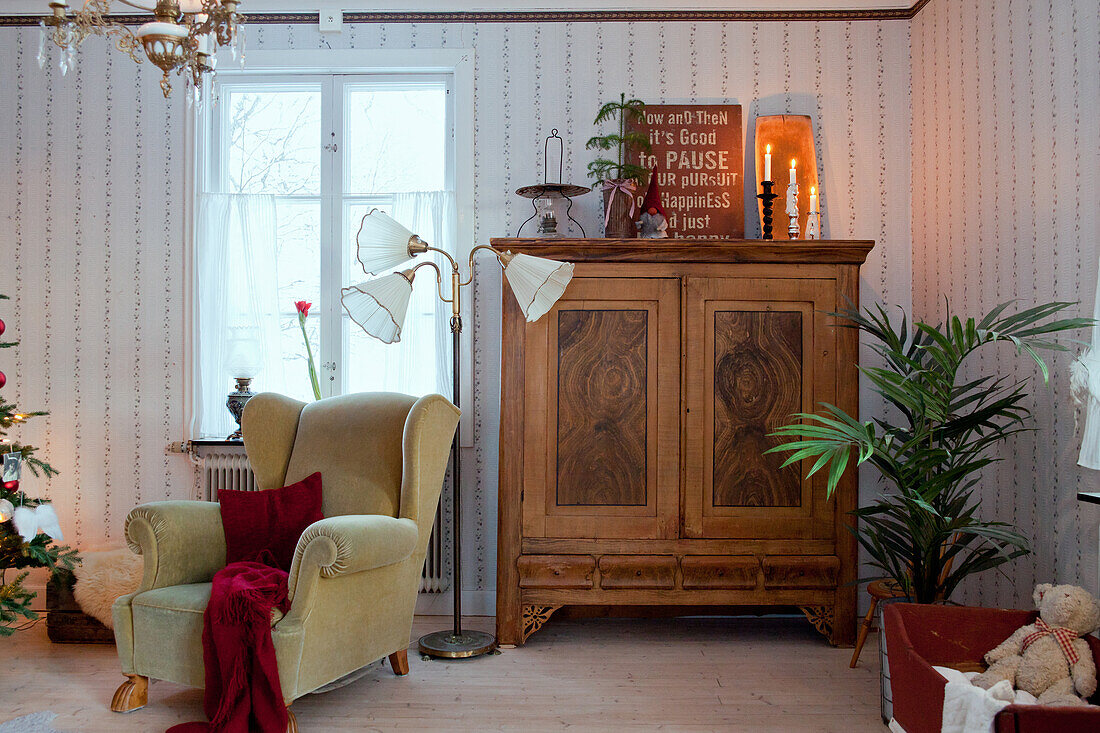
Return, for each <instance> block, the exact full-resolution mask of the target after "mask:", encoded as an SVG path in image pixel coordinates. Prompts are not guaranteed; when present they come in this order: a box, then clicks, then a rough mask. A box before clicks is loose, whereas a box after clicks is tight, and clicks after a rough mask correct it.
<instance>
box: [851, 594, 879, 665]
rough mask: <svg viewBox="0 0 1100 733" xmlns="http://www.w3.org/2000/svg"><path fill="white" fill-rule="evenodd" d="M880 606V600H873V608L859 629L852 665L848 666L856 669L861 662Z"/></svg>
mask: <svg viewBox="0 0 1100 733" xmlns="http://www.w3.org/2000/svg"><path fill="white" fill-rule="evenodd" d="M876 606H878V599H877V598H874V597H872V598H871V608H870V609H869V610H868V611H867V616H866V618H864V619H863V623H862V624H861V625H860V628H859V638H858V639H856V648H855V651H853V652H852V663H851V664H849V665H848V666H849V667H851V668H852V669H855V667H856V664H857V663H858V662H859V653H860V652H861V651H863V645H864V644H865V643H866V642H867V634H869V633H870V632H871V624H872V623H874V619H875V607H876Z"/></svg>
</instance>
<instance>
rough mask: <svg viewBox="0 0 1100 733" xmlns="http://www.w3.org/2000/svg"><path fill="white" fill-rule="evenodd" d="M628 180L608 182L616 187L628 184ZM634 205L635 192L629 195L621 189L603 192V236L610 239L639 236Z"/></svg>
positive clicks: (618, 179) (609, 189)
mask: <svg viewBox="0 0 1100 733" xmlns="http://www.w3.org/2000/svg"><path fill="white" fill-rule="evenodd" d="M626 180H627V179H621V178H617V179H613V180H610V181H607V182H608V183H613V184H615V185H616V186H618V185H621V184H623V183H625V182H626ZM633 204H634V194H633V192H631V193H629V194H627V193H626V192H624V191H623V190H621V189H619V188H607V189H604V192H603V211H604V220H605V222H606V224H605V226H604V232H603V235H604V236H605V237H607V238H608V239H634V238H636V237H637V236H638V229H637V228H636V227H635V226H634V217H633V216H631V214H630V212H631V210H634V213H635V214H636V213H638V212H637V208H636V207H635V206H634V205H633Z"/></svg>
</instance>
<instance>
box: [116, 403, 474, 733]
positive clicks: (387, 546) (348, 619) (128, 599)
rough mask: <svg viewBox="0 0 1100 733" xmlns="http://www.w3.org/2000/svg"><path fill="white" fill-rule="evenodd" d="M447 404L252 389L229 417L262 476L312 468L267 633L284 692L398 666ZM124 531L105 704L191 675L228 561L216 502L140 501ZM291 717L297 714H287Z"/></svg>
mask: <svg viewBox="0 0 1100 733" xmlns="http://www.w3.org/2000/svg"><path fill="white" fill-rule="evenodd" d="M458 416H459V412H458V408H456V407H455V406H454V405H452V404H451V403H450V402H449V401H448V400H447V399H445V398H443V397H441V396H439V395H429V396H427V397H422V398H420V399H415V398H413V397H408V396H406V395H400V394H390V393H372V394H353V395H346V396H343V397H333V398H331V399H326V400H320V401H318V402H314V403H311V404H305V403H302V402H298V401H296V400H292V399H290V398H288V397H283V396H281V395H276V394H271V393H265V394H259V395H256V396H255V397H253V398H252V399H251V400H250V401H249V403H248V405H247V407H246V408H245V411H244V416H243V418H242V421H241V426H242V431H243V434H244V444H245V449H246V450H247V452H248V458H249V462H250V463H251V465H252V469H253V471H254V472H255V474H256V481H257V484H258V485H259V486H261V487H263V488H272V487H279V486H284V485H286V484H290V483H293V482H296V481H299V480H301V479H303V478H305V477H306V476H309V475H310V474H312V473H314V472H315V471H320V472H321V478H322V494H323V500H322V507H323V512H324V517H325V518H324V519H322V520H321V521H319V522H315V523H314V524H312V525H310V526H309V527H308V528H307V529H306V530H305V532H304V533H303V534H302V536H301V539H300V540H299V541H298V546H297V549H296V551H295V554H294V560H293V563H292V565H291V568H290V578H289V582H288V586H289V595H290V610H289V611H288V612H287V614H286V615H285V616H284V615H282V614H281V613H279V612H278V610H275V611H274V612H273V614H272V619H271V636H272V641H273V642H274V646H275V656H276V659H277V660H278V666H279V681H280V684H281V686H282V691H283V700H284V702H285V703H286V704H287V705H288V706H289V705H290V703H291V702H292V701H293V700H295V699H296V698H298V697H301V696H302V695H305V694H307V693H309V692H311V691H313V690H316V689H317V688H319V687H322V686H324V685H326V684H328V683H330V682H333V681H334V680H337V679H339V678H340V677H343V676H344V675H346V674H348V673H350V672H353V671H355V670H357V669H359V668H361V667H363V666H365V665H367V664H370V663H371V662H374V661H376V660H378V659H381V658H382V657H385V656H387V655H388V656H389V658H390V662H391V666H392V667H393V671H394V672H395V673H396V674H405V673H407V672H408V659H407V656H406V647H407V646H408V643H409V637H410V634H411V631H412V618H413V610H414V607H415V604H416V594H417V590H418V587H419V583H420V576H421V571H422V568H423V565H424V555H425V552H426V551H427V545H428V539H429V535H430V533H431V530H432V522H433V520H434V518H435V511H436V506H437V504H438V501H439V493H440V489H441V488H442V485H443V476H444V473H445V471H446V468H447V458H448V452H449V450H450V446H451V440H452V437H453V435H454V431H455V428H456V426H457V424H458ZM126 541H127V543H128V544H129V546H130V548H131V549H132V550H133V551H134V552H136V553H139V554H140V555H142V556H143V557H144V561H145V570H144V575H143V577H142V581H141V586H140V587H139V588H138V590H137V591H136V592H134V593H131V594H129V595H125V596H122V597H121V598H119V599H118V601H116V603H115V605H114V609H113V613H114V627H115V640H116V643H117V646H118V656H119V660H120V661H121V663H122V672H123V674H124V675H126V677H127V680H126V681H125V682H123V684H122V686H121V687H119V689H118V691H117V692H116V693H115V695H114V699H113V700H112V702H111V709H112V710H115V711H117V712H126V711H129V710H135V709H137V708H139V707H142V706H143V705H145V702H146V700H147V695H148V681H149V678H150V677H152V678H154V679H162V680H170V681H172V682H177V683H181V684H185V685H190V686H193V687H202V686H203V676H204V673H203V656H202V641H201V637H202V626H203V611H204V610H205V608H206V604H207V602H208V601H209V599H210V587H211V583H210V581H211V578H212V577H213V576H214V574H215V573H216V572H217V571H218V570H220V569H221V568H223V567H224V566H225V563H226V559H225V558H226V549H225V536H224V533H223V530H222V522H221V514H220V511H219V507H218V504H217V503H216V502H203V501H160V502H153V503H150V504H144V505H142V506H139V507H137V508H136V509H134V510H133V511H131V512H130V515H129V516H128V517H127V519H126ZM291 729H292V730H296V723H295V722H294V718H293V715H291Z"/></svg>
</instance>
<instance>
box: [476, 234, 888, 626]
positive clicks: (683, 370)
mask: <svg viewBox="0 0 1100 733" xmlns="http://www.w3.org/2000/svg"><path fill="white" fill-rule="evenodd" d="M493 245H494V246H495V247H498V248H500V249H507V250H511V251H512V252H517V253H518V252H524V253H527V254H531V255H536V256H542V257H551V258H555V259H560V260H565V261H569V262H573V263H576V269H575V271H574V274H573V280H572V282H571V283H570V284H569V287H568V288H567V289H566V291H565V294H564V295H563V296H562V298H561V299H560V300H559V301H558V303H557V304H556V305H555V306H554V308H553V309H552V310H551V311H550V312H549V313H548V314H547V315H545V316H544V317H543V318H541V319H539V320H538V321H536V322H534V323H527V322H526V321H525V320H524V318H523V315H522V313H521V312H520V310H519V308H518V306H517V305H516V303H515V300H514V298H513V296H512V294H511V292H510V291H508V290H507V288H505V289H504V303H503V308H504V323H503V337H502V338H503V343H502V375H501V380H502V382H501V426H500V493H499V520H498V521H499V527H498V532H499V535H498V567H497V634H498V636H499V638H500V641H501V643H505V644H517V643H522V642H523V641H525V640H526V639H527V637H528V636H529V635H530V634H531V633H533V632H534V631H536V630H537V629H538V628H539V627H540V626H541V625H542V623H543V622H544V621H545V620H546V619H547V618H548V617H549V616H550V614H551V613H553V612H554V611H555V610H556V609H558V608H560V607H562V606H581V605H583V606H635V607H636V606H680V607H691V608H692V609H693V611H697V610H698V608H699V607H741V608H744V607H758V608H759V607H788V608H789V607H797V608H800V609H802V610H803V612H804V613H805V614H806V615H807V617H808V618H809V619H810V621H811V622H812V623H813V624H814V625H815V627H816V628H817V629H818V630H819V631H821V632H822V633H824V634H825V635H826V636H828V637H829V639H830V640H831V641H832V642H833V643H836V644H849V643H851V642H852V640H853V639H854V635H855V593H856V589H855V587H854V586H853V585H852V584H851V583H852V581H853V580H854V579H855V578H856V544H855V540H854V538H853V537H852V535H851V534H850V533H849V532H848V531H847V530H846V529H845V528H844V526H843V525H844V524H845V523H848V522H850V521H851V517H849V516H848V515H847V512H848V511H849V510H850V509H852V508H854V507H855V502H856V480H855V476H854V472H849V475H847V476H846V477H845V478H844V480H843V481H842V483H841V486H840V488H839V491H838V492H837V494H836V496H834V497H833V499H831V500H828V501H826V498H825V477H824V475H823V473H824V472H822V474H818V475H815V476H814V477H813V478H811V479H809V480H807V479H805V478H804V477H805V474H806V472H807V469H808V468H809V466H808V465H803V466H790V467H788V468H785V469H781V468H780V464H781V463H782V460H783V456H781V455H778V454H768V455H765V453H764V451H765V450H766V449H767V448H769V447H770V446H772V445H774V444H775V442H776V441H775V439H774V438H771V437H769V436H768V433H769V432H771V431H772V429H773V428H775V427H777V426H778V425H781V424H783V423H785V422H787V421H788V420H789V419H790V416H791V415H792V414H793V413H797V412H810V411H813V410H815V409H816V406H817V405H818V404H819V403H822V402H828V403H831V404H836V405H839V406H840V407H842V408H844V409H845V410H847V411H849V412H850V413H853V414H854V413H856V411H857V409H858V406H857V401H858V398H857V370H856V359H857V351H858V339H857V334H856V332H855V331H853V330H851V329H843V328H836V327H834V324H833V321H834V318H833V317H832V316H830V315H828V314H829V313H830V312H833V311H835V310H836V309H837V308H838V307H842V306H844V305H845V298H847V299H848V300H850V301H852V302H853V303H858V298H859V267H860V265H861V264H862V262H863V261H864V259H865V258H866V256H867V253H868V252H869V251H870V250H871V247H872V246H873V243H872V242H852V241H844V242H841V241H816V242H805V241H798V242H790V241H775V242H765V241H756V240H737V241H721V242H700V241H675V240H641V239H633V240H612V239H590V240H550V239H522V240H521V239H496V240H493Z"/></svg>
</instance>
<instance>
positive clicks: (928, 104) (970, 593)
mask: <svg viewBox="0 0 1100 733" xmlns="http://www.w3.org/2000/svg"><path fill="white" fill-rule="evenodd" d="M1098 29H1100V4H1098V3H1097V2H1096V1H1095V0H1059V1H1057V2H1056V1H1055V0H1045V1H1044V0H1040V1H1038V2H1027V1H1025V0H950V1H949V0H932V2H931V3H930V4H929V5H927V6H926V7H925V8H924V9H923V10H922V11H921V12H920V13H919V14H918V15H917V17H916V19H915V20H914V21H913V24H912V38H911V44H912V69H913V88H912V108H913V136H912V167H913V181H912V185H913V223H912V236H913V307H914V309H915V311H916V313H917V315H918V316H920V317H923V318H925V319H926V320H933V321H934V320H936V319H938V318H941V317H942V315H943V313H944V311H945V305H944V298H945V297H946V298H947V299H948V301H949V302H950V304H951V308H952V310H953V311H954V312H956V313H959V314H960V315H962V314H966V315H979V314H981V313H984V312H985V311H987V310H989V309H990V308H991V307H992V306H994V305H996V304H998V303H1001V302H1003V301H1006V300H1010V299H1014V298H1018V299H1019V300H1020V301H1021V305H1025V304H1036V303H1039V302H1045V301H1049V300H1069V301H1076V300H1080V301H1081V307H1080V311H1081V313H1082V315H1091V314H1092V304H1093V298H1094V297H1095V293H1094V288H1095V283H1096V268H1097V257H1098V250H1097V247H1098V241H1100V207H1098V206H1097V202H1098V200H1100V199H1098V196H1097V184H1098V183H1100V179H1098V175H1097V170H1098V169H1100V83H1098V81H1097V80H1098V79H1100V52H1098V49H1100V38H1098V37H1097V32H1098ZM1082 338H1087V334H1084V335H1082ZM1070 359H1071V356H1069V355H1065V354H1059V355H1057V356H1055V357H1054V358H1053V359H1052V364H1053V366H1052V370H1051V372H1052V377H1051V383H1050V386H1049V388H1044V387H1043V386H1042V382H1041V380H1039V381H1037V382H1036V383H1035V385H1034V387H1033V391H1034V392H1035V399H1034V404H1033V406H1032V409H1033V410H1034V414H1035V416H1036V417H1037V423H1036V426H1037V428H1038V430H1037V432H1035V433H1033V434H1030V435H1023V436H1019V437H1018V438H1017V440H1015V441H1014V443H1013V444H1012V445H1010V446H1007V447H1006V448H1005V449H1004V450H1003V452H1002V457H1003V458H1004V461H1003V462H1002V463H1000V464H999V465H998V466H997V467H996V468H995V470H991V471H990V472H989V474H988V476H987V480H985V481H984V482H983V483H982V486H981V492H982V504H983V506H982V508H983V511H984V512H985V513H986V514H988V515H989V516H996V517H999V518H1001V519H1003V520H1005V521H1009V522H1014V523H1016V524H1018V525H1019V526H1020V527H1021V529H1022V530H1023V531H1024V532H1025V534H1028V535H1029V536H1030V537H1031V539H1032V540H1033V542H1034V544H1035V548H1036V552H1035V553H1034V554H1033V555H1032V556H1030V557H1028V558H1023V559H1020V560H1017V561H1016V562H1015V563H1014V564H1013V565H1010V566H1008V568H1009V570H1008V571H1007V574H1006V575H998V574H996V573H987V574H986V575H985V576H983V577H981V578H980V579H978V580H976V581H975V582H971V583H970V584H969V585H968V586H967V587H966V588H965V593H964V596H965V600H967V601H971V602H980V603H982V604H986V605H1002V606H1010V605H1016V604H1020V603H1029V602H1030V600H1029V599H1030V593H1031V589H1032V587H1033V585H1034V584H1035V583H1040V582H1050V581H1052V580H1054V581H1057V582H1068V583H1081V584H1084V585H1085V587H1087V588H1089V589H1090V590H1092V591H1093V592H1096V591H1097V587H1096V582H1097V581H1096V572H1097V568H1096V563H1097V535H1096V527H1097V524H1098V522H1100V509H1098V508H1097V507H1095V506H1082V505H1081V504H1080V503H1079V502H1077V501H1076V500H1075V494H1076V492H1077V491H1078V490H1081V489H1089V490H1094V491H1095V490H1097V487H1098V486H1100V478H1098V474H1097V473H1096V472H1092V471H1088V470H1086V469H1082V468H1078V467H1077V465H1076V460H1077V450H1078V440H1079V438H1078V430H1077V427H1078V426H1077V418H1076V415H1075V410H1074V406H1073V401H1072V399H1071V397H1070V392H1069V375H1068V364H1069V361H1070ZM974 367H975V369H978V370H982V371H983V372H986V373H989V372H991V371H994V370H996V371H997V372H999V373H1006V372H1007V373H1011V374H1014V375H1016V376H1017V377H1019V378H1025V377H1029V376H1033V375H1037V374H1038V370H1037V368H1036V367H1034V365H1032V364H1030V363H1029V360H1027V359H1026V358H1020V357H1017V356H1015V355H1014V354H1013V353H1012V351H1011V350H1010V349H1006V350H1004V351H1002V352H1000V353H995V354H992V353H991V354H986V355H984V358H982V359H979V360H978V362H977V363H975V365H974Z"/></svg>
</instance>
